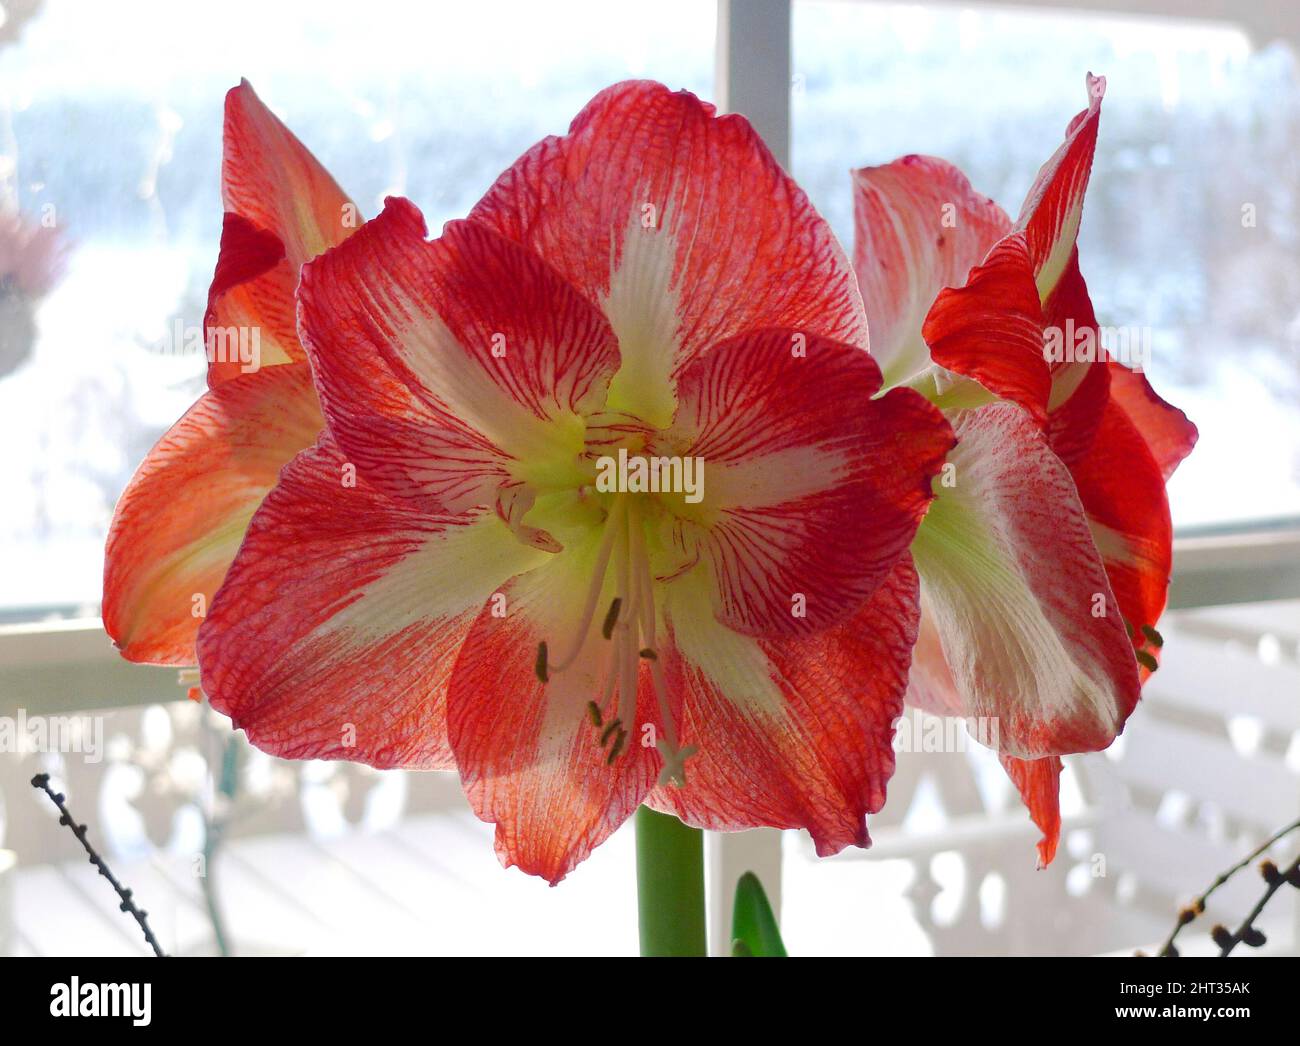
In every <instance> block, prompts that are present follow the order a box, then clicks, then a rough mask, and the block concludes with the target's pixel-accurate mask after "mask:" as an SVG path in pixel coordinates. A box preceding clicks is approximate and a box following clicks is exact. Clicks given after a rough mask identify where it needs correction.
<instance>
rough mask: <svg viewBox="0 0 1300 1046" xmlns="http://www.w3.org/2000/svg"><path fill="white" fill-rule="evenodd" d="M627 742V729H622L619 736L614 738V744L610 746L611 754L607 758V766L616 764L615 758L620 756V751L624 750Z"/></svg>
mask: <svg viewBox="0 0 1300 1046" xmlns="http://www.w3.org/2000/svg"><path fill="white" fill-rule="evenodd" d="M625 744H627V731H626V730H620V731H619V732H618V736H617V737H615V738H614V744H613V745H612V746H611V747H610V750H609V756H608V758H606V760H605V765H606V766H613V765H614V760H615V759H617V758H618V757H619V753H620V752H622V751H623V746H624V745H625Z"/></svg>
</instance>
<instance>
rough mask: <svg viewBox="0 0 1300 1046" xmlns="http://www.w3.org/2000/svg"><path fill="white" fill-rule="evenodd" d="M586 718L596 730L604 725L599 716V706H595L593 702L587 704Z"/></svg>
mask: <svg viewBox="0 0 1300 1046" xmlns="http://www.w3.org/2000/svg"><path fill="white" fill-rule="evenodd" d="M587 718H588V719H590V720H591V725H592V726H594V727H595V728H596V729H597V730H599V729H600V728H601V726H603V725H604V720H603V719H602V718H601V715H600V705H598V704H596V702H595V701H588V702H587Z"/></svg>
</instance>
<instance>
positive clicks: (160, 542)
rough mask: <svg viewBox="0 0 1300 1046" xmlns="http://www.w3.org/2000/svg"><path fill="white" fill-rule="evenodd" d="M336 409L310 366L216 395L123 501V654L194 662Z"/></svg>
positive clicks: (114, 563)
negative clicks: (202, 634)
mask: <svg viewBox="0 0 1300 1046" xmlns="http://www.w3.org/2000/svg"><path fill="white" fill-rule="evenodd" d="M323 426H324V419H323V418H322V417H321V415H320V410H319V408H318V407H317V405H316V394H315V393H314V392H313V391H312V386H311V375H310V374H309V373H308V372H307V370H306V368H277V369H275V370H271V371H266V372H263V373H260V374H253V375H249V376H248V377H246V378H244V379H241V380H240V381H237V382H228V383H225V384H222V385H219V386H218V387H217V388H215V389H212V390H210V391H208V392H207V393H205V394H204V395H203V396H202V397H201V398H200V399H199V401H198V402H197V403H195V404H194V406H192V407H191V408H190V409H189V410H188V411H187V412H186V413H185V415H184V417H182V418H181V419H180V420H179V421H178V422H176V424H175V425H173V426H172V427H171V429H169V430H168V432H167V434H166V435H164V436H163V438H162V439H161V440H159V441H158V444H157V445H156V446H155V447H154V448H153V449H152V450H151V451H150V452H149V453H148V455H147V456H146V457H145V459H144V461H143V462H142V463H141V465H140V467H139V469H137V470H136V473H135V475H134V476H133V477H132V478H131V482H130V483H129V484H127V487H126V490H125V491H124V492H123V494H122V496H121V498H120V499H118V503H117V508H116V510H115V512H114V515H113V524H112V526H111V527H110V528H109V533H108V544H107V548H106V551H105V560H104V608H103V615H104V628H105V630H106V631H107V632H108V634H109V635H110V636H111V637H112V639H113V641H114V643H116V644H117V646H118V647H119V648H120V649H121V652H122V656H123V657H125V658H126V659H127V660H129V661H142V662H145V663H151V664H167V665H192V664H194V662H195V655H194V637H195V635H196V634H197V632H198V629H199V624H200V622H201V617H202V614H203V613H204V612H205V611H206V610H207V608H208V606H209V605H210V604H211V602H212V599H213V596H215V595H216V591H217V589H218V587H219V586H220V585H221V581H222V578H224V577H225V574H226V569H227V568H228V567H229V566H230V561H231V560H232V559H234V557H235V552H236V551H237V550H238V548H239V543H240V541H241V540H242V539H243V537H244V530H245V528H246V527H247V525H248V521H249V519H250V518H251V517H252V515H253V511H254V509H256V508H257V506H258V503H259V502H260V501H261V500H262V498H263V497H264V496H265V495H266V493H267V491H269V490H270V489H271V488H272V487H273V486H275V482H276V478H277V477H278V476H279V474H280V468H281V466H283V465H284V464H285V463H286V462H288V461H289V460H290V459H291V458H292V457H293V456H294V455H295V454H297V453H298V451H300V450H302V449H303V448H304V447H306V446H310V444H311V443H312V442H313V441H314V440H315V439H316V436H317V434H318V433H319V432H320V430H321V428H322V427H323Z"/></svg>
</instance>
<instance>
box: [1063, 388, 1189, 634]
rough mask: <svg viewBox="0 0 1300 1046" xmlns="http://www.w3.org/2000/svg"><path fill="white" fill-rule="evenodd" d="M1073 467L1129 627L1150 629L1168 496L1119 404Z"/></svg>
mask: <svg viewBox="0 0 1300 1046" xmlns="http://www.w3.org/2000/svg"><path fill="white" fill-rule="evenodd" d="M1070 472H1071V475H1073V476H1074V481H1075V484H1076V485H1077V487H1078V490H1079V499H1080V500H1081V501H1082V502H1083V507H1084V509H1085V511H1087V513H1088V523H1089V525H1090V526H1091V528H1092V533H1093V539H1094V540H1095V541H1096V543H1097V548H1098V550H1099V551H1100V552H1101V556H1102V561H1103V562H1104V563H1105V565H1106V575H1107V577H1109V579H1110V583H1111V587H1112V588H1113V589H1114V591H1115V598H1116V600H1117V601H1118V603H1119V608H1120V611H1121V613H1122V614H1123V615H1124V617H1125V619H1126V620H1127V621H1128V622H1129V624H1130V625H1131V626H1133V627H1138V626H1141V625H1151V626H1154V625H1155V623H1156V622H1157V621H1158V620H1159V619H1160V615H1161V613H1162V612H1163V611H1164V608H1165V599H1166V596H1167V594H1168V588H1169V573H1170V570H1171V567H1172V558H1173V525H1172V523H1171V522H1170V519H1169V499H1168V498H1167V496H1166V495H1165V484H1164V476H1162V475H1161V473H1160V468H1159V466H1158V465H1157V464H1156V462H1155V459H1154V458H1152V457H1151V454H1150V453H1149V452H1148V450H1147V446H1146V443H1145V442H1144V441H1143V439H1142V437H1141V435H1139V433H1138V431H1137V429H1136V428H1134V426H1133V424H1132V423H1131V422H1130V421H1129V420H1128V416H1127V415H1126V414H1125V413H1124V411H1123V410H1122V409H1121V408H1120V406H1119V405H1118V404H1117V403H1116V402H1114V401H1112V402H1111V403H1110V404H1109V405H1108V406H1107V408H1106V411H1105V414H1104V415H1103V419H1102V423H1101V427H1100V428H1099V429H1098V432H1097V437H1096V439H1094V440H1093V444H1092V447H1091V449H1090V450H1089V451H1088V453H1087V454H1085V455H1083V456H1082V457H1081V458H1079V459H1078V460H1077V461H1075V462H1074V463H1072V464H1071V466H1070Z"/></svg>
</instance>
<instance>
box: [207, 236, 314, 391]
mask: <svg viewBox="0 0 1300 1046" xmlns="http://www.w3.org/2000/svg"><path fill="white" fill-rule="evenodd" d="M297 284H298V270H297V267H295V266H293V265H291V264H290V263H289V262H288V261H286V260H285V257H284V244H283V243H281V242H280V239H279V237H277V236H275V235H274V234H272V233H269V232H267V231H266V230H265V229H260V228H258V227H257V226H256V225H254V224H253V223H252V222H250V221H249V220H248V219H247V218H243V217H241V216H240V215H238V214H234V213H232V212H230V211H227V212H226V214H225V217H224V219H223V221H222V225H221V249H220V252H219V253H218V255H217V269H216V272H215V273H214V274H213V276H212V285H211V286H210V287H209V288H208V308H207V312H206V313H205V314H204V316H203V344H204V348H205V350H206V351H207V355H208V387H209V388H216V387H217V386H218V385H220V384H222V383H223V382H226V381H230V380H231V379H233V378H237V377H239V376H240V375H241V374H248V373H252V372H255V371H257V370H260V369H261V368H262V367H274V366H279V365H282V364H285V363H305V362H306V360H307V356H306V354H305V353H304V352H303V350H302V346H301V345H299V344H298V331H297V328H296V321H295V318H294V301H293V292H294V288H295V287H296V286H297Z"/></svg>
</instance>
